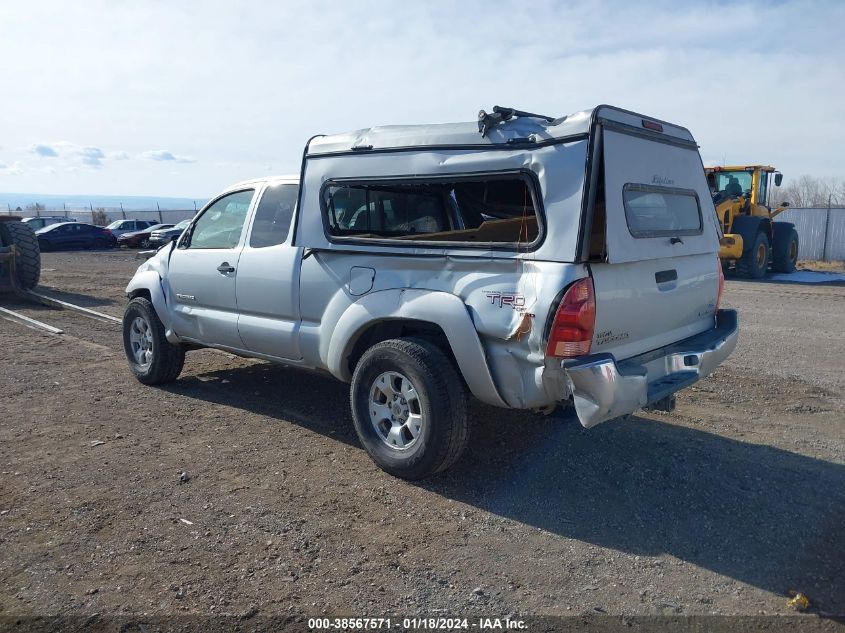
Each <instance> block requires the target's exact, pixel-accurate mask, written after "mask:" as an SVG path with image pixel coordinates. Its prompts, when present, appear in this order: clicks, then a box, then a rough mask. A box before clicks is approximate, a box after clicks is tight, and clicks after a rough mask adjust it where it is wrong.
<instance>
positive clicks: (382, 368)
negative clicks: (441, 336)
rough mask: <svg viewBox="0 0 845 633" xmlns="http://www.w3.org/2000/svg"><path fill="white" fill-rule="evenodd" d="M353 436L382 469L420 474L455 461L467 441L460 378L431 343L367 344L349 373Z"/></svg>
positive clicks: (410, 475) (395, 341)
mask: <svg viewBox="0 0 845 633" xmlns="http://www.w3.org/2000/svg"><path fill="white" fill-rule="evenodd" d="M350 396H351V404H352V418H353V420H354V423H355V430H356V432H357V433H358V438H359V439H360V440H361V443H362V444H363V445H364V448H365V449H366V451H367V453H368V454H369V455H370V457H371V458H372V459H373V461H375V462H376V464H378V465H379V466H380V467H381V468H382V469H383V470H385V471H387V472H388V473H390V474H391V475H395V476H397V477H402V478H404V479H422V478H424V477H427V476H429V475H433V474H434V473H437V472H440V471H442V470H445V469H447V468H448V467H449V466H451V465H452V464H454V463H455V462H456V461H457V459H458V457H460V455H461V452H462V451H463V449H464V447H465V446H466V443H467V436H468V424H467V401H466V392H465V390H464V386H463V383H462V381H461V377H460V376H459V375H458V373H457V371H456V370H455V368H454V366H453V365H452V362H451V360H450V359H449V358H448V357H447V356H446V355H445V354H444V353H443V352H442V351H441V350H440V349H439V348H438V347H437V346H436V345H434V344H432V343H429V342H428V341H423V340H420V339H410V338H409V339H393V340H389V341H384V342H382V343H379V344H377V345H375V346H373V347H371V348H370V349H369V350H367V352H365V353H364V355H363V356H362V357H361V360H360V361H359V362H358V365H357V366H356V368H355V373H354V375H353V377H352V387H351V392H350Z"/></svg>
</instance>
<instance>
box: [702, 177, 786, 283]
mask: <svg viewBox="0 0 845 633" xmlns="http://www.w3.org/2000/svg"><path fill="white" fill-rule="evenodd" d="M704 172H705V173H706V174H707V184H708V185H709V186H710V193H711V194H712V195H713V204H714V206H715V207H716V217H718V219H719V224H720V225H721V228H722V233H723V237H722V241H721V247H720V248H719V257H720V258H721V260H722V266H723V267H724V268H725V270H728V269H729V268H731V267H733V269H734V272H735V273H736V275H737V276H739V277H745V278H747V279H761V278H763V277H765V276H766V272H767V271H768V270H769V267H770V266H771V268H772V270H774V271H775V272H781V273H791V272H792V271H794V270H795V264H796V262H797V261H798V233H797V232H796V231H795V226H794V225H793V224H790V223H789V222H774V218H775V216H777V215H778V214H779V213H782V212H783V211H785V210H786V208H787V207H788V206H789V204H788V203H786V202H784V203H783V204H782V205H781V206H779V207H778V208H776V209H775V210H772V209H771V207H769V206H768V204H767V202H768V197H769V181H770V180H772V181H773V182H772V184H773V185H774V186H775V187H780V183H781V181H782V180H783V174H781V173H780V172H778V171H775V168H774V167H769V166H767V165H741V166H732V167H705V168H704ZM771 174H774V177H773V178H770V176H771Z"/></svg>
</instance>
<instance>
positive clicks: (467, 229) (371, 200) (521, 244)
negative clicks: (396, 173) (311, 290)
mask: <svg viewBox="0 0 845 633" xmlns="http://www.w3.org/2000/svg"><path fill="white" fill-rule="evenodd" d="M320 198H321V204H322V207H323V218H324V225H325V228H326V233H327V235H328V236H329V238H330V239H332V240H347V241H348V240H353V241H379V242H385V241H388V242H390V243H391V244H393V245H397V244H407V245H409V246H410V245H411V244H419V243H425V244H428V245H431V244H435V245H444V246H451V245H463V246H467V245H469V246H474V245H478V246H494V247H497V246H498V247H510V248H516V249H522V248H529V247H531V246H534V245H536V244H537V243H539V241H540V237H541V234H542V228H543V227H542V220H541V214H540V213H539V199H540V198H539V196H538V186H537V183H536V179H535V177H534V176H533V174H531V173H530V172H523V171H518V172H504V173H502V172H497V173H489V174H472V175H456V176H449V177H445V178H443V177H431V178H428V177H396V178H389V179H378V180H370V179H343V180H328V181H327V182H326V183H325V184H324V185H323V188H322V191H321V196H320Z"/></svg>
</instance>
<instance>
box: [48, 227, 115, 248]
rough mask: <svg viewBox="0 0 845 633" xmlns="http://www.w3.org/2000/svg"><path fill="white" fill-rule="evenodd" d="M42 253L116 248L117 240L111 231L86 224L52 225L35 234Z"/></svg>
mask: <svg viewBox="0 0 845 633" xmlns="http://www.w3.org/2000/svg"><path fill="white" fill-rule="evenodd" d="M35 235H36V236H37V237H38V246H39V247H40V248H41V250H42V251H52V250H59V249H71V248H114V247H115V245H116V244H117V240H116V239H115V237H114V235H113V234H112V232H111V231H110V230H109V229H106V228H103V227H102V226H94V225H93V224H86V223H85V222H62V223H61V224H51V225H50V226H47V227H44V228H43V229H40V230H38V231H36V232H35Z"/></svg>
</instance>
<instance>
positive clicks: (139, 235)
mask: <svg viewBox="0 0 845 633" xmlns="http://www.w3.org/2000/svg"><path fill="white" fill-rule="evenodd" d="M172 228H173V225H172V224H154V225H152V226H151V227H148V228H146V229H143V230H141V231H132V232H131V233H124V234H123V235H120V236H119V237H118V238H117V245H118V246H125V247H127V248H149V247H150V234H151V233H152V232H153V231H164V230H166V229H172Z"/></svg>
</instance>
